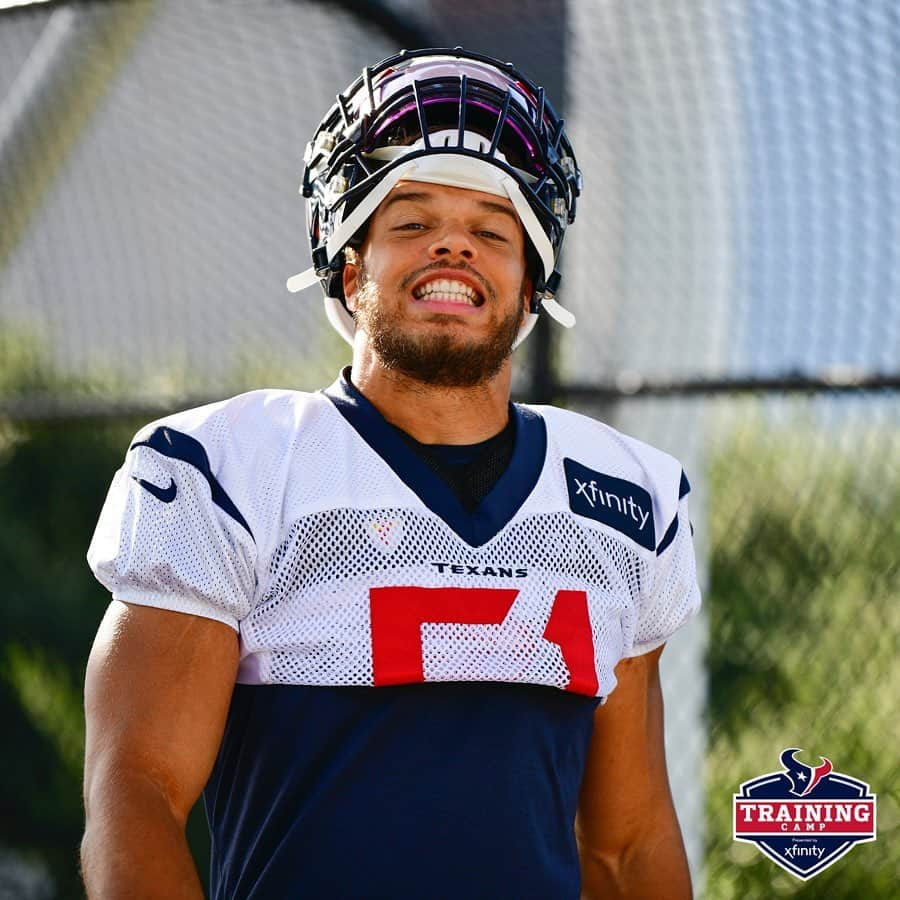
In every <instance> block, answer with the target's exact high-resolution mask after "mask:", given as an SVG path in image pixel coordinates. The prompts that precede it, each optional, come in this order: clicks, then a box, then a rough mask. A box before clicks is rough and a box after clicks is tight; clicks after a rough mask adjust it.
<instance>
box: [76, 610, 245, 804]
mask: <svg viewBox="0 0 900 900" xmlns="http://www.w3.org/2000/svg"><path fill="white" fill-rule="evenodd" d="M238 657H239V651H238V640H237V635H236V633H235V632H234V630H233V629H232V628H230V627H229V626H227V625H225V624H223V623H221V622H217V621H214V620H212V619H205V618H201V617H199V616H192V615H187V614H184V613H176V612H170V611H167V610H162V609H156V608H153V607H142V606H135V605H129V604H125V603H121V602H119V601H113V602H112V603H111V604H110V606H109V608H108V610H107V612H106V615H105V616H104V618H103V621H102V623H101V625H100V628H99V630H98V632H97V637H96V639H95V641H94V646H93V648H92V650H91V654H90V658H89V660H88V666H87V674H86V678H85V716H86V721H87V734H86V746H85V801H86V803H87V804H88V806H90V801H91V797H92V794H93V789H94V787H95V786H96V785H97V784H98V783H100V782H108V781H109V780H111V779H122V778H137V779H146V780H149V781H150V782H152V783H153V784H155V785H156V786H157V787H158V788H159V789H160V790H161V791H162V792H163V793H164V794H165V797H166V801H167V803H168V805H169V807H170V809H171V811H172V813H173V815H174V816H176V818H179V819H181V820H182V821H183V819H185V818H186V817H187V814H188V812H189V811H190V809H191V807H192V806H193V804H194V801H195V800H196V799H197V797H198V796H199V794H200V791H202V789H203V786H204V785H205V783H206V780H207V778H208V777H209V773H210V771H211V770H212V766H213V764H214V762H215V758H216V753H217V751H218V746H219V743H220V741H221V738H222V734H223V731H224V728H225V720H226V717H227V714H228V706H229V703H230V699H231V694H232V690H233V687H234V680H235V675H236V672H237V665H238Z"/></svg>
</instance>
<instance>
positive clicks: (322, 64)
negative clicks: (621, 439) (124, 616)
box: [0, 0, 900, 898]
mask: <svg viewBox="0 0 900 900" xmlns="http://www.w3.org/2000/svg"><path fill="white" fill-rule="evenodd" d="M2 6H3V4H0V208H2V212H3V215H2V227H0V510H3V511H4V520H5V521H6V522H7V525H6V526H3V527H0V562H2V564H3V566H4V570H5V571H6V572H8V573H9V577H10V600H9V603H8V604H7V605H6V610H5V616H6V622H5V623H4V624H5V628H4V634H5V638H4V639H3V642H0V646H2V657H0V658H2V663H0V665H2V672H3V678H2V679H0V702H2V704H3V708H4V720H5V721H7V722H9V723H11V725H10V727H11V728H12V731H11V733H13V734H14V740H12V741H9V742H7V744H6V746H7V747H8V748H9V749H8V752H7V753H6V754H5V755H4V761H3V766H2V767H0V773H2V774H0V778H4V779H6V780H5V782H4V783H3V785H2V786H3V788H4V789H3V791H2V792H0V793H2V794H3V795H4V796H3V797H2V798H0V809H2V811H3V816H2V832H0V845H6V847H7V848H9V849H10V850H12V851H15V853H17V854H19V856H20V857H22V858H25V857H28V855H29V853H32V854H33V853H37V854H38V856H39V857H40V858H41V859H43V860H44V862H43V863H42V864H41V865H43V866H44V869H45V870H46V873H47V874H46V878H44V880H43V881H42V880H41V878H42V877H43V876H40V872H41V871H43V870H42V869H40V867H38V868H37V869H36V868H34V866H32V868H31V869H29V870H28V871H30V872H31V875H30V876H29V877H31V879H32V880H31V882H29V883H30V884H31V885H32V887H30V888H28V890H30V891H31V894H32V895H33V896H40V895H41V893H40V891H42V890H46V891H48V892H49V893H48V894H47V895H48V896H49V895H52V892H53V890H54V888H53V887H52V884H54V883H55V884H56V886H57V887H56V888H55V890H57V891H58V892H60V893H63V894H64V893H65V891H66V890H67V888H65V887H64V885H65V884H66V883H67V882H66V877H67V876H66V875H65V874H64V873H65V872H67V871H68V872H71V873H74V844H73V841H77V829H78V827H79V826H78V822H79V817H80V806H79V800H78V794H77V769H78V766H79V753H80V749H79V748H80V743H79V742H80V741H81V731H80V728H81V725H80V719H79V713H78V710H79V708H80V701H79V697H78V693H79V690H80V688H79V683H80V678H81V674H82V673H81V668H82V667H83V663H84V657H85V656H86V653H87V647H88V645H89V641H90V638H91V635H92V634H93V630H94V628H95V627H96V623H97V621H98V619H99V615H100V613H101V611H102V609H103V606H104V603H105V600H104V598H103V597H101V596H100V591H99V589H98V588H96V587H95V586H93V584H92V582H91V580H90V576H89V575H88V574H87V573H86V571H85V570H84V566H83V563H82V562H81V558H82V555H83V552H84V548H85V546H86V544H87V540H88V538H89V534H90V530H91V527H92V524H93V519H94V518H95V516H96V513H97V511H98V509H99V505H100V502H101V501H102V495H103V491H104V490H105V483H106V481H108V478H109V476H110V474H111V472H112V470H113V469H114V468H115V466H116V465H117V464H118V463H117V459H118V457H120V456H121V453H122V452H123V450H124V446H125V442H126V441H127V438H128V433H130V432H131V431H132V430H133V428H134V427H135V426H136V424H138V423H139V421H140V420H141V418H147V417H149V416H150V415H154V414H156V413H157V412H161V411H165V410H171V409H176V408H180V407H183V406H186V405H189V404H191V403H194V402H198V401H201V400H206V399H212V398H218V397H222V396H225V395H227V394H229V393H233V392H236V391H238V390H243V389H246V388H248V387H259V386H283V387H297V388H313V387H319V386H321V385H323V384H326V383H328V382H330V381H331V380H332V379H333V377H334V374H335V371H336V368H337V366H339V365H340V364H342V363H343V362H344V361H345V360H346V358H347V355H348V354H347V350H346V348H345V347H343V346H342V345H341V343H340V339H339V338H337V336H336V335H334V334H333V333H332V332H331V330H330V329H329V328H328V326H327V324H326V322H325V318H324V316H323V315H322V310H321V306H320V303H319V300H318V298H316V297H314V296H313V295H312V293H310V294H308V295H300V297H299V299H298V297H295V296H293V295H288V294H286V293H285V290H284V281H285V278H286V277H287V276H288V275H290V274H292V273H294V272H297V271H300V270H301V269H303V268H305V267H306V265H307V264H308V250H307V248H306V241H305V232H304V224H303V208H302V205H301V201H300V198H299V196H298V195H297V193H296V190H297V185H298V183H299V178H300V173H301V157H302V152H303V148H304V146H305V142H306V140H307V139H308V137H309V135H310V134H311V133H312V131H313V129H314V127H315V125H316V124H317V122H318V120H319V117H320V116H321V114H322V113H323V112H324V111H325V110H326V109H327V107H328V106H329V105H330V104H331V103H332V102H333V99H334V93H335V92H336V90H338V89H339V88H341V87H343V86H344V85H346V84H347V83H349V82H350V81H351V80H352V79H353V78H354V77H355V75H356V74H357V73H358V72H359V70H360V69H361V68H362V66H363V65H365V64H369V63H372V62H374V61H376V60H378V59H380V58H382V57H383V56H386V55H388V54H389V53H391V52H393V51H395V50H396V49H397V48H398V47H399V46H413V45H415V44H420V45H426V44H432V45H442V46H453V45H455V44H462V45H463V46H466V47H467V48H470V49H473V50H480V51H484V52H487V53H491V54H493V55H497V56H501V57H507V58H510V59H513V60H514V61H516V63H517V64H518V65H520V66H521V67H522V68H523V69H525V70H526V71H528V72H529V73H530V74H531V75H532V76H533V77H534V78H535V79H536V80H538V81H539V82H542V83H543V84H545V86H546V87H547V89H548V95H549V96H550V97H551V98H552V99H554V100H555V101H556V100H558V102H557V103H556V105H557V107H560V108H562V110H563V111H564V113H565V115H566V118H567V122H568V129H569V132H570V134H571V136H572V139H573V143H574V145H575V148H576V152H577V154H578V157H579V162H580V164H581V166H582V168H583V170H584V177H585V192H584V195H583V197H582V198H581V200H580V202H579V209H578V220H577V222H576V224H575V225H574V226H573V228H572V229H571V231H570V234H569V237H567V246H566V249H565V255H564V262H563V286H562V290H561V293H560V300H561V302H562V303H563V305H565V306H567V307H569V308H570V309H572V310H573V311H574V312H575V314H576V316H577V317H578V319H579V322H578V325H577V326H576V328H575V329H574V330H573V331H571V332H566V333H565V334H560V333H557V332H554V331H553V330H552V328H553V327H555V326H551V327H549V328H548V327H546V325H547V323H542V326H541V327H540V328H539V329H538V331H537V333H536V334H535V335H534V336H533V337H532V338H530V339H529V341H528V342H527V343H526V344H525V346H524V347H523V352H522V356H521V359H519V360H518V362H517V373H516V392H517V394H518V396H520V397H521V398H523V399H538V400H556V401H557V402H563V403H567V404H569V405H571V406H573V407H575V408H579V409H582V410H584V411H587V412H590V413H592V414H595V415H597V416H598V417H600V418H603V419H605V420H606V421H609V422H611V423H612V424H614V425H616V427H619V428H621V429H622V430H624V431H626V432H629V433H631V434H634V435H635V436H637V437H640V438H642V439H644V440H647V441H649V442H651V443H655V444H657V445H659V446H661V447H663V448H664V449H666V450H669V451H670V452H673V453H674V454H675V455H677V456H678V457H679V458H680V459H682V460H683V461H684V463H685V467H686V469H687V471H688V474H689V476H690V478H691V481H692V483H693V485H694V491H693V493H692V502H693V505H692V516H693V520H694V526H695V539H696V544H697V549H698V558H699V562H700V568H701V573H702V578H703V584H704V589H705V609H704V613H703V615H702V616H701V617H700V619H699V620H698V621H696V622H694V623H692V624H691V626H689V628H688V629H686V630H685V631H684V632H683V633H679V634H678V635H676V637H675V638H674V639H673V641H672V642H671V644H670V646H669V647H668V648H667V650H666V653H665V654H664V656H663V668H664V686H665V691H666V702H667V720H668V721H667V739H668V752H669V766H670V772H671V775H672V781H673V790H674V793H675V798H676V804H677V806H678V811H679V816H680V818H681V821H682V825H683V828H684V831H685V836H686V840H687V844H688V849H689V854H690V857H691V863H692V868H693V870H694V873H695V882H696V884H697V891H698V896H703V897H709V898H732V897H733V898H756V897H759V898H766V897H770V896H802V897H819V896H827V897H829V898H832V897H848V898H850V897H852V898H856V897H861V896H865V897H890V896H893V894H894V893H895V889H894V881H895V874H896V872H897V871H898V869H900V856H898V851H897V848H896V847H897V834H898V826H900V808H898V803H900V800H898V791H897V784H898V782H900V764H898V762H897V755H896V753H895V752H893V749H892V748H893V747H894V746H895V745H896V743H897V739H898V737H900V734H898V725H897V717H896V715H895V714H893V710H894V709H895V708H896V707H897V701H898V694H900V688H898V686H897V679H896V666H895V665H894V658H895V656H896V654H897V651H898V642H900V621H898V605H897V600H898V597H900V564H898V557H900V452H898V451H900V407H898V402H897V399H898V398H897V390H898V388H900V291H898V289H900V263H898V252H897V247H898V239H900V84H898V79H897V73H898V71H900V15H898V12H897V8H896V5H895V4H894V3H893V2H892V0H873V2H871V3H866V4H860V3H856V2H852V0H838V2H833V3H804V2H800V0H677V2H673V0H641V2H638V3H627V4H623V3H617V2H612V0H584V2H581V0H569V2H564V0H550V2H538V0H519V2H515V3H513V2H506V0H501V2H495V3H493V4H485V3H483V2H480V0H479V2H474V0H455V2H453V3H452V4H451V3H448V2H438V0H432V2H415V3H413V2H409V0H394V2H383V3H374V2H373V3H367V4H359V3H351V2H343V3H342V2H328V3H326V2H299V0H297V2H290V0H258V2H241V3H238V2H236V0H229V2H224V3H223V2H217V3H214V2H211V0H197V2H193V3H190V4H184V3H178V2H176V0H152V2H151V0H136V2H82V3H64V2H49V3H42V4H33V5H27V6H20V7H16V8H10V9H2ZM450 11H452V13H453V15H452V16H451V15H449V12H450ZM126 415H127V416H132V418H129V419H128V420H127V421H124V420H122V419H121V417H122V416H126ZM135 417H136V418H135ZM76 466H77V472H78V473H79V475H78V483H77V486H75V485H73V484H72V479H71V477H68V476H69V473H71V472H74V471H76V468H75V467H76ZM46 560H51V561H52V562H50V563H48V562H46ZM786 747H802V748H804V752H805V754H807V755H808V756H807V758H808V759H810V760H812V761H815V760H816V759H817V758H818V757H819V756H827V757H829V758H830V759H831V760H832V762H833V764H834V767H835V769H836V770H838V771H841V772H846V773H847V774H849V775H852V776H855V777H857V778H859V779H862V780H864V781H868V782H869V783H870V784H871V787H872V790H873V791H874V792H875V793H876V794H877V795H878V838H877V841H876V842H875V843H874V844H867V845H863V846H860V847H857V848H856V849H854V850H853V851H852V852H851V853H850V854H849V856H847V857H846V858H844V859H842V860H840V861H839V862H837V863H835V864H834V865H833V866H831V867H830V868H829V869H828V870H827V871H825V872H824V873H823V874H822V875H820V876H818V877H816V878H815V879H813V880H811V881H809V882H803V881H801V880H799V879H797V878H794V877H793V876H791V875H788V874H787V873H785V872H783V871H782V870H781V869H779V868H778V867H777V866H775V865H774V864H773V863H772V862H771V861H769V860H768V859H766V858H764V857H763V856H762V855H761V854H760V853H759V851H757V850H756V849H755V848H753V847H751V846H749V845H746V844H742V843H736V842H734V841H733V840H732V821H731V797H732V794H733V793H735V792H736V791H737V790H738V786H739V784H740V783H741V782H742V781H745V780H747V779H749V778H752V777H754V776H757V775H761V774H763V773H765V772H769V771H773V770H776V769H778V756H779V754H780V752H781V751H782V750H783V749H784V748H786ZM50 770H52V771H53V772H54V773H61V774H54V775H53V777H52V778H51V779H48V778H42V777H40V776H41V773H43V772H44V771H50ZM54 798H57V801H56V803H54ZM59 798H64V800H60V799H59ZM23 823H24V827H23ZM73 834H74V835H75V836H74V837H73ZM6 858H7V857H6V856H3V855H0V870H2V871H11V865H12V864H11V863H10V864H7V863H5V862H3V860H4V859H6ZM35 872H38V875H35V874H34V873H35ZM3 877H8V878H11V877H12V876H11V875H10V876H3V875H0V892H2V883H3V882H2V879H3ZM23 877H25V876H23ZM34 885H37V887H35V886H34ZM41 885H44V886H45V887H43V888H42V887H41ZM48 885H49V886H48ZM70 889H71V890H74V888H70Z"/></svg>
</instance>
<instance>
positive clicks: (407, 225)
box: [394, 222, 425, 231]
mask: <svg viewBox="0 0 900 900" xmlns="http://www.w3.org/2000/svg"><path fill="white" fill-rule="evenodd" d="M424 228H425V224H424V222H401V223H400V224H399V225H395V226H394V230H395V231H421V230H423V229H424Z"/></svg>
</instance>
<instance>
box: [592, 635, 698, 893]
mask: <svg viewBox="0 0 900 900" xmlns="http://www.w3.org/2000/svg"><path fill="white" fill-rule="evenodd" d="M661 653H662V647H660V648H658V649H657V650H654V651H652V652H650V653H647V654H645V655H643V656H637V657H633V658H629V659H623V660H622V661H621V662H620V663H619V664H618V666H617V667H616V678H617V679H618V681H619V683H618V685H617V687H616V689H615V690H614V691H613V692H612V693H611V694H610V696H609V699H608V700H607V702H606V703H605V704H604V705H603V706H601V707H599V708H598V710H597V713H596V718H595V723H594V736H593V738H592V741H591V747H590V752H589V755H588V761H587V765H586V767H585V774H584V780H583V782H582V788H581V795H580V797H579V803H578V816H577V819H576V824H575V831H576V835H577V837H578V849H579V855H580V857H581V873H582V897H583V898H584V900H593V898H601V897H602V898H605V900H606V898H608V900H613V898H616V897H627V898H629V900H643V898H647V900H651V898H653V900H656V898H659V897H666V898H669V900H689V898H690V897H691V880H690V873H689V871H688V866H687V857H686V856H685V852H684V845H683V842H682V839H681V831H680V829H679V827H678V820H677V819H676V817H675V808H674V806H673V805H672V796H671V793H670V791H669V779H668V775H667V773H666V759H665V747H664V743H663V703H662V691H661V689H660V683H659V668H658V661H659V656H660V654H661Z"/></svg>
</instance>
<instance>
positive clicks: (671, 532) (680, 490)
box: [656, 469, 693, 556]
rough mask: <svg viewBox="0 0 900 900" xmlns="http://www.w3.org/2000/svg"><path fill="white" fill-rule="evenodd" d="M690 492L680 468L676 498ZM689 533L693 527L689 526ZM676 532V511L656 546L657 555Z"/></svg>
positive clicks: (673, 537) (685, 477)
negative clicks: (679, 481) (679, 480)
mask: <svg viewBox="0 0 900 900" xmlns="http://www.w3.org/2000/svg"><path fill="white" fill-rule="evenodd" d="M690 492H691V484H690V482H689V481H688V480H687V475H685V474H684V469H682V470H681V484H679V486H678V499H679V500H681V499H682V498H683V497H686V496H687V495H688V494H689V493H690ZM691 533H692V534H693V527H692V528H691ZM676 534H678V513H675V518H674V519H672V523H671V524H670V525H669V527H668V528H667V529H666V533H665V534H664V535H663V537H662V540H661V541H660V542H659V546H658V547H657V548H656V555H657V556H659V555H660V554H661V553H662V552H663V551H664V550H665V549H666V547H668V546H669V544H671V543H672V541H674V540H675V535H676Z"/></svg>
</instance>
